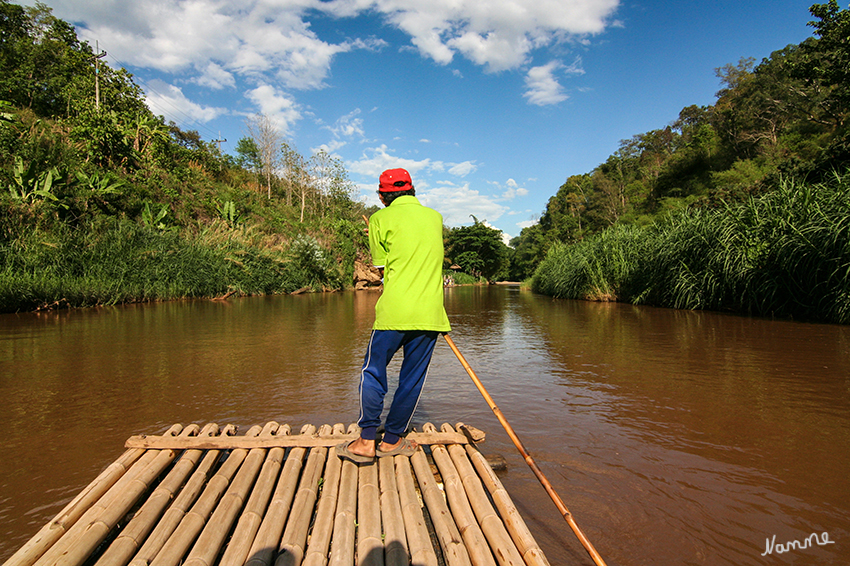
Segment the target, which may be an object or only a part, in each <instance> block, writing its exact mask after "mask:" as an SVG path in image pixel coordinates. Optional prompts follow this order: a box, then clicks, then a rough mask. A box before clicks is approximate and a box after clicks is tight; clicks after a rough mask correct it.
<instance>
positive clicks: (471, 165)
mask: <svg viewBox="0 0 850 566" xmlns="http://www.w3.org/2000/svg"><path fill="white" fill-rule="evenodd" d="M476 169H478V166H477V165H476V164H475V162H474V161H464V162H463V163H456V164H454V165H452V166H451V167H449V173H451V174H452V175H455V176H457V177H466V176H467V175H469V174H470V173H473V172H474V171H475V170H476Z"/></svg>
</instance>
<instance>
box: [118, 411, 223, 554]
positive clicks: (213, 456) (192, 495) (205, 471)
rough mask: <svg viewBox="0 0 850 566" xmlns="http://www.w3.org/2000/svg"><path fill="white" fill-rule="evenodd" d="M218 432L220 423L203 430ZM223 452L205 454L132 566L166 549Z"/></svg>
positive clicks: (205, 432)
mask: <svg viewBox="0 0 850 566" xmlns="http://www.w3.org/2000/svg"><path fill="white" fill-rule="evenodd" d="M235 430H236V429H235V428H234V427H233V426H230V425H228V426H226V427H225V428H224V429H223V430H222V431H221V433H222V434H233V433H234V432H235ZM218 432H219V428H218V425H216V424H214V423H212V424H208V425H207V426H205V427H204V430H203V431H202V433H201V434H202V435H207V434H208V435H213V434H217V433H218ZM220 455H221V452H220V451H219V450H210V451H209V452H207V453H206V454H205V455H204V457H203V459H202V460H201V463H200V465H198V467H197V469H196V470H195V471H194V472H193V473H192V476H191V477H190V478H189V481H188V482H186V485H185V486H183V489H181V490H180V494H179V495H178V496H177V498H176V499H175V500H174V502H173V503H172V504H171V506H170V507H169V508H168V510H167V511H166V512H165V515H163V516H162V519H160V521H159V523H158V524H157V525H156V527H155V528H154V530H153V531H152V532H151V534H150V535H149V536H148V538H147V540H146V541H145V542H144V544H143V545H142V548H140V549H139V551H138V552H137V553H136V555H135V556H134V557H133V560H131V561H130V566H148V564H150V563H151V562H152V561H153V559H154V558H156V555H157V554H159V551H160V550H162V547H163V546H165V543H167V542H168V539H169V538H171V535H172V534H173V533H174V531H175V530H176V529H177V527H178V526H179V525H180V522H181V521H182V520H183V517H185V516H186V513H187V512H188V510H189V508H190V507H191V506H192V505H194V503H195V501H196V500H197V498H198V497H199V496H200V494H201V492H202V490H203V488H204V485H206V483H207V477H208V476H209V474H210V472H211V471H212V469H213V467H214V466H215V465H216V463H217V462H218V459H219V456H220Z"/></svg>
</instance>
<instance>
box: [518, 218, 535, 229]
mask: <svg viewBox="0 0 850 566" xmlns="http://www.w3.org/2000/svg"><path fill="white" fill-rule="evenodd" d="M537 222H538V221H537V220H523V221H522V222H517V223H516V225H517V227H518V228H519V229H520V230H522V229H523V228H528V227H530V226H534V225H535V224H537Z"/></svg>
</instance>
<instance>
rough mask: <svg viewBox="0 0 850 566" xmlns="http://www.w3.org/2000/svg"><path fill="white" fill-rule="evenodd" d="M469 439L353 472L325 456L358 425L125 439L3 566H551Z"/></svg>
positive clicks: (189, 430) (455, 434)
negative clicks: (114, 454) (101, 468)
mask: <svg viewBox="0 0 850 566" xmlns="http://www.w3.org/2000/svg"><path fill="white" fill-rule="evenodd" d="M471 431H474V429H472V428H471V427H466V426H464V425H463V424H462V423H459V424H458V425H457V428H455V427H452V426H450V425H448V424H444V425H442V427H441V428H440V430H439V431H438V430H437V429H436V427H435V426H434V425H432V424H426V425H425V426H424V427H423V431H422V432H419V433H416V432H414V433H411V434H410V436H409V438H411V439H412V440H416V441H417V442H418V443H419V444H420V446H421V448H420V449H418V450H417V451H416V453H415V454H414V455H413V456H410V457H407V456H395V457H385V458H377V459H376V460H375V461H374V462H373V463H371V464H361V465H358V464H355V463H353V462H351V461H349V460H345V459H342V458H340V457H338V456H337V455H336V449H335V448H334V446H336V445H337V444H339V443H340V442H342V441H344V440H346V439H354V438H356V437H357V433H358V430H357V427H356V426H355V425H351V426H350V427H348V430H347V431H346V429H345V427H344V426H343V425H341V424H337V425H335V426H333V427H331V426H329V425H323V426H322V427H320V428H319V429H318V430H317V429H316V427H314V426H312V425H305V426H304V427H303V428H302V429H301V431H300V433H299V434H291V427H290V426H289V425H278V424H277V423H273V422H271V423H268V424H266V425H265V426H264V427H260V426H255V427H253V428H251V429H250V430H248V431H247V432H246V434H245V435H244V436H236V435H235V433H236V430H235V427H233V426H230V425H228V426H225V427H223V428H219V427H218V426H217V425H215V424H208V425H206V426H204V427H203V428H201V427H199V426H198V425H190V426H187V427H185V428H184V427H182V426H181V425H174V426H172V427H171V428H170V429H169V430H168V431H166V432H165V433H164V434H163V435H162V436H137V437H131V438H130V439H129V440H128V441H127V443H126V445H125V446H126V448H127V450H126V452H125V453H124V454H123V455H122V456H121V457H120V458H118V459H117V460H116V461H115V462H113V463H112V464H111V465H110V466H109V467H107V468H106V469H105V470H104V471H103V472H102V473H101V474H100V475H99V476H98V477H97V478H96V479H95V480H94V481H93V482H92V483H91V484H89V485H88V486H87V487H86V488H85V489H83V491H82V492H81V493H80V494H79V495H78V496H77V497H76V498H75V499H73V500H72V501H71V502H70V503H69V504H68V505H67V506H66V507H65V508H64V509H63V510H62V511H61V512H60V513H59V514H58V515H57V516H56V517H55V518H54V519H53V520H52V521H50V522H49V523H48V524H47V525H45V526H44V527H43V528H42V529H41V530H40V531H39V532H38V533H37V534H36V535H35V536H34V537H33V538H32V539H30V540H29V542H27V543H26V544H25V545H24V546H23V547H22V548H21V549H20V550H19V551H18V552H17V553H16V554H14V555H13V556H12V557H11V558H10V559H9V560H8V561H7V562H6V563H5V565H4V566H33V565H35V566H83V565H85V566H127V565H129V566H178V565H180V564H182V565H183V566H243V565H245V566H290V565H292V566H295V565H301V564H303V565H306V566H326V565H330V566H343V565H350V564H358V565H369V566H373V565H374V566H380V565H387V566H396V565H405V564H411V565H416V566H439V565H442V564H447V565H450V566H454V565H474V566H496V565H497V564H498V565H499V566H504V565H521V564H527V565H529V566H538V565H540V566H548V564H549V563H548V561H547V560H546V557H545V556H544V555H543V552H542V551H541V549H540V547H539V546H538V545H537V543H536V542H535V540H534V538H533V537H532V535H531V533H530V532H529V530H528V528H527V526H526V525H525V523H524V522H523V520H522V518H521V517H520V515H519V513H518V511H517V509H516V507H515V506H514V504H513V503H512V502H511V499H510V497H509V495H508V493H507V491H506V490H505V489H504V487H503V486H502V484H501V482H500V481H499V479H498V477H497V476H496V474H495V473H494V471H493V469H492V468H491V467H490V465H489V464H488V463H487V460H486V459H485V457H484V456H483V455H482V454H481V453H480V452H479V451H478V449H477V448H476V446H475V445H474V442H472V441H471V440H472V439H473V434H472V432H471ZM478 432H480V431H478Z"/></svg>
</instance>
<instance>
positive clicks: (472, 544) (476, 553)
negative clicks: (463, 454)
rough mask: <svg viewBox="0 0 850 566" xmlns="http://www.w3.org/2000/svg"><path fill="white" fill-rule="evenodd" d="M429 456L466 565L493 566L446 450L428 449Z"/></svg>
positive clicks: (494, 563) (431, 425)
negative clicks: (466, 558)
mask: <svg viewBox="0 0 850 566" xmlns="http://www.w3.org/2000/svg"><path fill="white" fill-rule="evenodd" d="M422 428H423V430H425V431H431V432H433V431H434V425H433V424H431V423H426V424H425V426H424V427H422ZM431 455H432V456H433V458H434V462H435V463H436V464H437V468H439V470H440V475H441V476H442V477H443V489H444V492H445V494H446V498H447V499H448V503H449V507H450V508H451V511H452V516H453V517H454V520H455V523H456V524H457V528H458V530H459V531H460V534H461V536H462V537H463V541H464V543H465V544H466V550H467V551H468V552H469V559H470V561H471V562H472V564H473V566H496V560H495V559H494V558H493V553H492V552H490V547H489V546H488V545H487V539H486V538H485V537H484V533H483V532H481V527H479V526H478V522H477V521H476V520H475V514H474V513H473V512H472V507H471V506H470V504H469V499H468V498H467V496H466V491H465V490H464V488H463V482H461V479H460V474H458V472H457V469H456V468H455V466H454V463H453V462H452V459H451V457H450V456H449V453H448V451H447V450H446V447H445V446H441V445H433V446H431Z"/></svg>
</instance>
